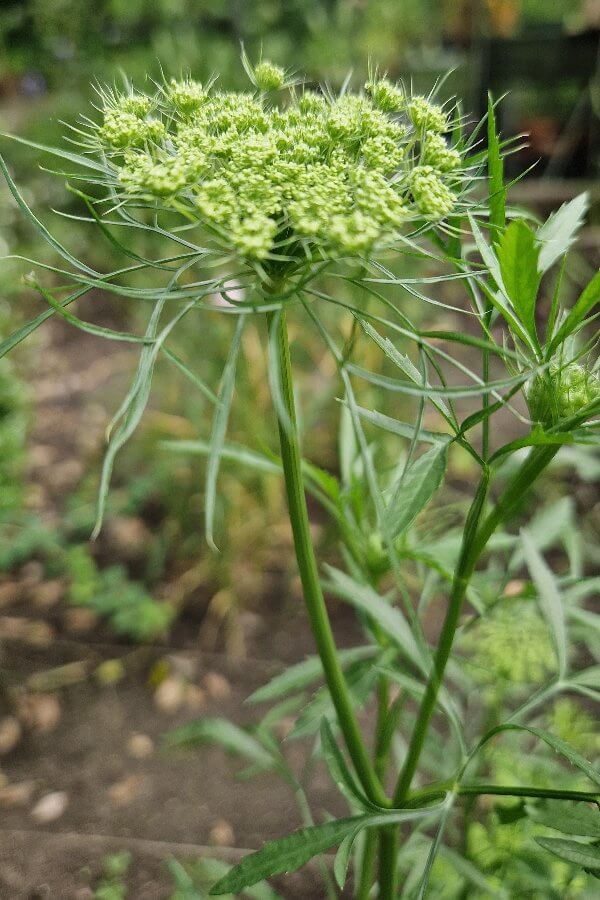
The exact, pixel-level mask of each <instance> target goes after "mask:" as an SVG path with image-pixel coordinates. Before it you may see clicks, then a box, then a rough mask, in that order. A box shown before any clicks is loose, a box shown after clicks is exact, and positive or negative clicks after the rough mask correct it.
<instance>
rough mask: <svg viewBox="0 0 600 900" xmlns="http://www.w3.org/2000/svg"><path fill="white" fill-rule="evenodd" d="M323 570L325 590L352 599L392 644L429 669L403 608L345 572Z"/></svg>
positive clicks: (329, 568) (352, 602) (424, 668)
mask: <svg viewBox="0 0 600 900" xmlns="http://www.w3.org/2000/svg"><path fill="white" fill-rule="evenodd" d="M325 570H326V572H327V574H328V575H329V577H330V579H331V581H330V582H329V583H328V584H327V585H326V588H327V590H328V591H331V592H332V593H334V594H335V595H336V596H338V597H341V599H342V600H346V601H347V602H348V603H351V604H352V606H354V607H355V608H356V609H359V610H360V611H361V612H363V613H365V614H366V615H367V616H369V617H370V618H372V619H373V620H374V621H375V622H377V624H378V625H379V627H380V628H381V630H382V631H384V632H385V634H387V635H388V637H390V638H391V639H392V640H393V642H394V644H396V645H397V646H398V647H399V649H400V650H401V651H402V652H403V653H404V654H405V655H406V656H407V658H408V659H410V660H411V662H413V663H414V664H415V665H416V666H418V668H419V669H421V671H422V672H424V673H425V674H427V673H428V671H429V666H428V662H427V660H426V659H425V658H424V655H423V653H422V652H421V650H420V648H419V646H418V644H417V642H416V640H415V638H414V635H413V633H412V631H411V629H410V625H409V624H408V622H407V621H406V619H405V617H404V615H403V614H402V612H401V611H400V610H399V609H398V608H397V607H396V606H392V605H391V604H390V603H389V602H388V601H387V600H385V599H384V598H383V597H381V596H380V595H379V594H378V593H377V592H376V591H375V590H374V589H373V588H372V587H370V586H369V585H366V584H360V583H359V582H358V581H355V580H354V579H353V578H351V577H350V576H349V575H347V574H346V573H345V572H341V571H340V570H339V569H336V568H334V567H333V566H329V565H326V566H325Z"/></svg>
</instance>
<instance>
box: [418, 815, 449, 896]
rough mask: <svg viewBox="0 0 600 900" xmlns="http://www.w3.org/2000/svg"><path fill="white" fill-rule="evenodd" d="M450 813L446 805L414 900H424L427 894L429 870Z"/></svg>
mask: <svg viewBox="0 0 600 900" xmlns="http://www.w3.org/2000/svg"><path fill="white" fill-rule="evenodd" d="M451 811H452V804H451V803H447V804H446V808H445V810H444V812H443V814H442V818H441V820H440V824H439V825H438V827H437V830H436V833H435V837H434V839H433V841H432V842H431V847H430V850H429V853H428V854H427V861H426V863H425V869H424V871H423V875H422V877H421V881H420V883H419V888H418V893H417V895H416V900H424V897H425V896H426V893H427V888H428V886H429V879H430V877H431V870H432V868H433V864H434V862H435V858H436V856H437V854H438V852H439V849H440V845H441V842H442V837H443V836H444V831H445V830H446V823H447V822H448V818H449V816H450V813H451Z"/></svg>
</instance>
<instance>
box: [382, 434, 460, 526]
mask: <svg viewBox="0 0 600 900" xmlns="http://www.w3.org/2000/svg"><path fill="white" fill-rule="evenodd" d="M447 462H448V443H444V444H436V445H435V446H434V447H431V449H430V450H427V451H426V452H425V453H423V455H422V456H420V457H419V458H418V459H417V460H416V461H415V462H413V463H412V465H410V466H409V467H408V469H407V470H406V472H404V473H403V474H402V476H401V477H400V479H399V480H398V483H397V485H396V487H395V489H394V492H393V496H392V499H391V501H390V502H389V504H388V506H387V508H386V511H385V523H386V527H387V528H388V529H389V534H390V536H391V537H392V538H394V539H395V538H397V537H398V535H400V534H402V532H403V531H406V529H407V528H408V526H409V525H411V524H412V522H413V521H414V520H415V519H416V517H417V516H418V515H419V513H420V512H421V511H422V510H423V509H424V508H425V506H426V505H427V504H428V503H429V501H430V500H431V498H432V497H433V495H434V494H435V492H436V491H437V489H438V488H439V486H440V484H441V483H442V479H443V478H444V474H445V472H446V465H447Z"/></svg>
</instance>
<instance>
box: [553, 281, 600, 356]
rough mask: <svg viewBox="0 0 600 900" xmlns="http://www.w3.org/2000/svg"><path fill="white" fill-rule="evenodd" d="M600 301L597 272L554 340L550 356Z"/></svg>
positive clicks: (599, 284) (599, 282)
mask: <svg viewBox="0 0 600 900" xmlns="http://www.w3.org/2000/svg"><path fill="white" fill-rule="evenodd" d="M599 301H600V272H596V274H595V275H594V277H593V278H592V280H591V281H590V283H589V284H588V285H587V286H586V287H585V288H584V289H583V291H582V293H581V294H580V296H579V299H578V300H577V302H576V303H575V306H573V307H572V309H571V310H569V313H568V314H567V317H566V319H565V320H564V321H563V323H562V325H561V326H560V328H559V329H558V331H557V332H556V334H555V335H554V337H553V338H552V341H551V342H550V347H549V348H548V355H551V354H552V353H553V352H554V350H556V348H557V347H560V345H561V344H562V343H563V342H564V341H565V339H566V338H567V337H569V335H570V334H573V332H574V331H576V330H577V329H578V328H579V326H580V325H581V323H582V322H583V321H584V319H585V318H586V316H587V315H588V313H590V312H591V311H592V309H593V308H594V307H595V306H596V305H597V303H598V302H599Z"/></svg>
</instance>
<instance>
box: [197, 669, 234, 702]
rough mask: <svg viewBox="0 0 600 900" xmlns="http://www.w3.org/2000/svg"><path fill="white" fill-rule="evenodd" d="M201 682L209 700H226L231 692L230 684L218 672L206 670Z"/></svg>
mask: <svg viewBox="0 0 600 900" xmlns="http://www.w3.org/2000/svg"><path fill="white" fill-rule="evenodd" d="M203 684H204V687H205V688H206V693H207V694H208V696H209V697H210V698H211V700H226V699H227V697H229V696H230V694H231V685H230V684H229V682H228V681H227V679H226V678H225V676H224V675H220V674H219V673H218V672H207V673H206V675H205V676H204V678H203Z"/></svg>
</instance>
